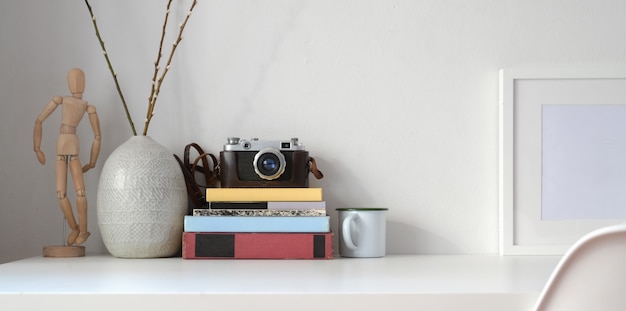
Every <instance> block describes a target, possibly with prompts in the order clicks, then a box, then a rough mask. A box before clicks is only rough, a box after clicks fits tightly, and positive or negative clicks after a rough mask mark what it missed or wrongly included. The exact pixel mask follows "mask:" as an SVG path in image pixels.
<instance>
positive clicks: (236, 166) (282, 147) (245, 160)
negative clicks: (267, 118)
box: [219, 137, 323, 188]
mask: <svg viewBox="0 0 626 311" xmlns="http://www.w3.org/2000/svg"><path fill="white" fill-rule="evenodd" d="M311 171H313V173H314V174H315V176H316V177H317V178H318V179H319V178H322V176H323V175H322V174H321V172H319V170H317V167H316V166H315V160H314V159H313V158H311V157H309V152H308V151H306V150H305V149H304V145H302V144H301V143H300V142H299V141H298V139H297V138H292V139H290V140H259V139H258V138H253V139H250V140H243V139H240V138H238V137H229V138H228V143H227V144H225V145H224V150H223V151H221V152H220V173H219V175H220V183H221V187H223V188H243V187H261V188H264V187H284V188H297V187H308V186H309V179H308V175H309V172H311Z"/></svg>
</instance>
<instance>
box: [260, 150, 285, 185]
mask: <svg viewBox="0 0 626 311" xmlns="http://www.w3.org/2000/svg"><path fill="white" fill-rule="evenodd" d="M285 163H286V162H285V156H284V155H283V154H282V153H280V151H278V150H276V149H272V148H266V149H263V150H261V151H259V152H258V153H257V154H256V155H255V156H254V162H253V165H254V171H255V172H256V173H257V175H259V177H261V178H263V179H266V180H273V179H276V178H278V177H280V175H282V174H283V173H284V172H285Z"/></svg>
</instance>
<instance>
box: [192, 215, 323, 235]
mask: <svg viewBox="0 0 626 311" xmlns="http://www.w3.org/2000/svg"><path fill="white" fill-rule="evenodd" d="M184 230H185V232H309V233H313V232H330V217H329V216H289V217H281V216H191V215H186V216H185V226H184Z"/></svg>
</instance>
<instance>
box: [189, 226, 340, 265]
mask: <svg viewBox="0 0 626 311" xmlns="http://www.w3.org/2000/svg"><path fill="white" fill-rule="evenodd" d="M183 258H184V259H228V258H232V259H331V258H333V233H332V232H327V233H295V232H294V233H292V232H287V233H283V232H280V233H254V232H233V233H228V232H226V233H224V232H184V233H183Z"/></svg>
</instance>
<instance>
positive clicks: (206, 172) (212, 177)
mask: <svg viewBox="0 0 626 311" xmlns="http://www.w3.org/2000/svg"><path fill="white" fill-rule="evenodd" d="M192 148H193V149H195V150H196V152H198V154H199V155H198V156H197V157H196V158H195V160H194V161H193V163H191V162H190V158H189V155H190V151H191V149H192ZM174 157H175V158H176V160H177V161H178V163H179V164H180V166H181V169H182V170H183V175H184V176H185V183H186V185H187V194H188V195H189V197H190V198H191V201H192V203H193V205H194V206H195V207H196V208H202V207H204V206H205V205H206V199H205V194H204V193H205V191H203V189H206V188H210V187H214V186H215V185H216V184H217V180H218V178H217V173H216V169H215V168H216V167H217V164H218V161H217V158H216V157H215V156H214V155H213V154H211V153H208V152H204V150H202V148H201V147H200V146H199V145H198V144H196V143H191V144H188V145H187V146H185V152H184V154H183V160H182V161H181V160H180V158H179V157H178V156H176V155H174ZM209 158H210V159H211V162H212V163H210V164H209V160H208V159H209ZM200 161H202V165H201V166H199V165H198V163H199V162H200ZM211 168H213V169H211ZM196 173H200V174H201V175H203V176H204V184H203V185H200V184H198V182H197V181H196V175H197V174H196Z"/></svg>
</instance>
